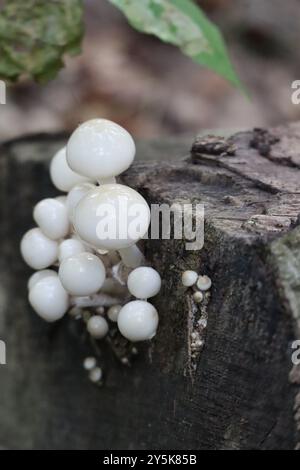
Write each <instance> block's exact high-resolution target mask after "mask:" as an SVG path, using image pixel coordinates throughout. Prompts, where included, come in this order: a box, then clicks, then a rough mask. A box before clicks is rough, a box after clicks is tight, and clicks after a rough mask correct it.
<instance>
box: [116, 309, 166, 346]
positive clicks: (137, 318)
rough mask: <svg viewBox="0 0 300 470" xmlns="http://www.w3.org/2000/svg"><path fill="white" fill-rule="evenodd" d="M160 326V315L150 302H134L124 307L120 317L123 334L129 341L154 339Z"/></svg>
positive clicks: (119, 325) (120, 328)
mask: <svg viewBox="0 0 300 470" xmlns="http://www.w3.org/2000/svg"><path fill="white" fill-rule="evenodd" d="M157 326H158V313H157V310H156V308H155V307H154V306H153V305H151V304H150V303H149V302H145V301H143V300H133V301H132V302H129V303H128V304H126V305H124V307H122V309H121V310H120V313H119V316H118V327H119V330H120V332H121V334H122V335H123V336H124V337H125V338H127V339H129V341H145V340H149V339H152V338H153V337H154V336H155V334H156V330H157Z"/></svg>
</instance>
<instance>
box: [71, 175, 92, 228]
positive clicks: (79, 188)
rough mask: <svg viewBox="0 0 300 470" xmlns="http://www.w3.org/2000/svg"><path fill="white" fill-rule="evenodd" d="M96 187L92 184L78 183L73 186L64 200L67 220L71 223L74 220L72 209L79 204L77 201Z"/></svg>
mask: <svg viewBox="0 0 300 470" xmlns="http://www.w3.org/2000/svg"><path fill="white" fill-rule="evenodd" d="M95 188H96V186H95V185H94V184H92V183H80V184H77V185H76V186H74V187H73V188H72V189H71V191H70V192H69V194H68V195H67V199H66V206H67V210H68V214H69V219H70V221H71V222H72V223H73V219H74V209H75V207H76V206H77V204H78V203H79V201H80V200H81V199H82V198H83V197H84V196H85V195H86V194H87V193H88V192H89V191H91V190H92V189H95Z"/></svg>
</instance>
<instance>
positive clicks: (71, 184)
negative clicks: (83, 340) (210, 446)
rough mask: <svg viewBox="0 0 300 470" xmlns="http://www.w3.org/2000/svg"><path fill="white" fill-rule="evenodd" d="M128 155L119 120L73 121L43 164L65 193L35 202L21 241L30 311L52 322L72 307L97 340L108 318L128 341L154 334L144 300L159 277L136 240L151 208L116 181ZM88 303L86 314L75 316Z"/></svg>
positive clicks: (131, 151)
mask: <svg viewBox="0 0 300 470" xmlns="http://www.w3.org/2000/svg"><path fill="white" fill-rule="evenodd" d="M134 157H135V144H134V141H133V139H132V137H131V136H130V134H129V133H128V132H127V131H126V130H125V129H123V128H122V127H120V126H119V125H118V124H115V123H113V122H111V121H108V120H105V119H93V120H90V121H87V122H86V123H84V124H82V125H80V126H79V127H78V128H77V129H76V130H75V131H74V132H73V134H72V135H71V137H70V139H69V141H68V143H67V146H66V147H64V148H62V149H61V150H60V151H59V152H57V153H56V155H55V156H54V157H53V159H52V161H51V164H50V176H51V180H52V182H53V184H54V185H55V187H56V188H57V189H59V190H60V191H62V192H65V193H67V194H66V195H61V196H58V197H56V198H46V199H43V200H42V201H40V202H39V203H38V204H36V206H35V207H34V210H33V218H34V221H35V223H36V225H37V227H35V228H32V229H31V230H29V231H28V232H27V233H26V234H25V235H24V236H23V238H22V241H21V253H22V256H23V258H24V260H25V262H26V263H27V264H28V265H29V266H30V267H31V268H33V269H34V270H36V272H35V273H34V274H33V275H32V276H31V277H30V279H29V282H28V290H29V302H30V304H31V306H32V307H33V309H34V310H35V311H36V313H37V314H38V315H39V316H40V317H42V318H43V319H44V320H46V321H48V322H54V321H57V320H59V319H61V318H62V317H63V316H64V315H65V314H66V313H67V312H68V311H69V312H71V314H72V315H73V314H74V309H75V311H76V312H77V313H76V315H77V316H80V315H81V316H82V317H84V318H85V319H86V328H87V331H88V333H89V334H90V335H91V337H92V338H95V339H97V340H98V339H102V338H104V337H105V336H106V335H107V334H108V332H109V328H110V325H114V324H117V326H118V329H119V331H120V333H121V334H122V335H123V336H124V337H125V338H126V339H127V340H129V341H132V342H136V341H145V340H149V339H151V338H153V337H154V336H155V334H156V330H157V326H158V313H157V311H156V309H155V307H154V306H153V305H152V304H150V303H149V302H148V299H150V298H151V297H153V296H155V295H156V294H158V292H159V290H160V287H161V278H160V276H159V274H158V272H157V271H155V270H154V269H153V268H151V267H148V266H146V265H145V264H146V262H145V259H144V256H143V254H142V252H141V251H140V249H139V247H138V246H137V242H138V241H139V240H140V239H141V238H143V236H144V235H145V234H146V232H147V231H148V227H149V224H150V209H149V206H148V204H147V202H146V201H145V199H144V198H143V197H142V196H141V195H140V194H139V193H138V192H137V191H135V190H134V189H132V188H130V187H128V186H125V185H122V184H118V183H117V181H116V177H118V176H119V175H120V174H121V173H122V172H124V171H125V170H127V169H128V167H129V166H130V165H131V163H132V162H133V160H134ZM137 213H138V222H137V223H136V225H134V223H133V222H134V220H135V218H137ZM137 228H138V230H137ZM130 295H132V296H133V297H135V299H134V300H131V299H130ZM87 308H88V309H89V315H88V316H86V315H85V316H84V315H82V313H83V311H86V309H87ZM72 312H73V313H72ZM98 375H100V374H98Z"/></svg>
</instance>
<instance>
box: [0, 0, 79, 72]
mask: <svg viewBox="0 0 300 470" xmlns="http://www.w3.org/2000/svg"><path fill="white" fill-rule="evenodd" d="M2 4H3V2H2ZM82 35H83V22H82V0H51V1H45V0H6V1H5V2H4V6H3V7H2V8H1V10H0V78H2V79H4V80H12V81H13V80H17V79H18V78H19V77H20V76H21V75H26V76H30V77H33V78H34V79H36V80H39V81H45V80H48V79H49V78H53V77H54V76H55V75H56V73H57V72H58V70H59V69H60V68H61V67H62V66H63V56H64V54H67V53H68V54H75V53H78V52H79V51H80V44H81V40H82Z"/></svg>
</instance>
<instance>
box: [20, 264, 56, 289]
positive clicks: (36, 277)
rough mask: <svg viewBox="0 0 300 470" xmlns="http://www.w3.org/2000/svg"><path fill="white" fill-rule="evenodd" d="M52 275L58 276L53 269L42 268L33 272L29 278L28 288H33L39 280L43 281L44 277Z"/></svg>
mask: <svg viewBox="0 0 300 470" xmlns="http://www.w3.org/2000/svg"><path fill="white" fill-rule="evenodd" d="M51 276H54V277H55V276H57V272H56V271H53V269H42V270H41V271H37V272H35V273H33V274H32V275H31V276H30V278H29V279H28V283H27V287H28V290H30V289H32V288H33V286H34V285H35V284H36V283H37V282H39V281H41V280H42V279H45V278H46V277H51Z"/></svg>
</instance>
